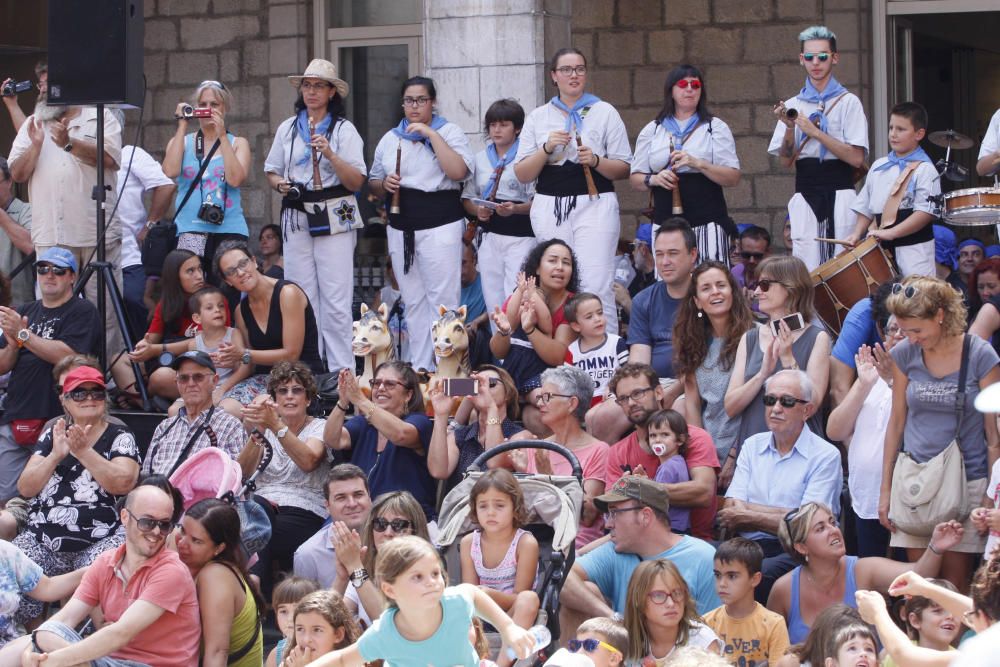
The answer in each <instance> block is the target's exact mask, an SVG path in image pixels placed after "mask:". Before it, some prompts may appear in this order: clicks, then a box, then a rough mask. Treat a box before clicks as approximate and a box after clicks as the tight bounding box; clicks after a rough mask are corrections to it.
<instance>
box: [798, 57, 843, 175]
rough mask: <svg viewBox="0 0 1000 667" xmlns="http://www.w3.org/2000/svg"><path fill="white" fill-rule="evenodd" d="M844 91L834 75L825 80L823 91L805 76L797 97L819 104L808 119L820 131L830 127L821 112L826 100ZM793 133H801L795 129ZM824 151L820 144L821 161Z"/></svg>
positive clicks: (824, 147)
mask: <svg viewBox="0 0 1000 667" xmlns="http://www.w3.org/2000/svg"><path fill="white" fill-rule="evenodd" d="M846 92H847V88H844V87H843V86H842V85H841V84H840V82H839V81H837V79H836V77H833V76H831V77H830V80H829V81H828V82H827V84H826V88H824V89H823V92H820V91H818V90H816V86H814V85H813V82H812V79H809V78H807V79H806V85H805V86H803V87H802V90H800V91H799V94H798V95H797V97H798V98H799V99H800V100H802V101H803V102H812V103H813V104H819V105H820V108H819V109H817V110H816V111H814V112H812V113H811V114H809V120H810V121H811V122H813V123H815V124H816V125H817V126H818V127H819V129H820V131H821V132H827V131H828V129H829V127H830V124H829V121H828V119H827V117H826V114H825V113H823V108H825V107H826V103H827V102H828V101H830V100H832V99H834V98H836V97H839V96H841V95H843V94H844V93H846ZM795 133H796V135H799V134H801V131H800V130H798V129H796V130H795ZM826 153H827V150H826V146H824V145H823V144H820V147H819V159H820V161H822V160H823V158H825V157H826Z"/></svg>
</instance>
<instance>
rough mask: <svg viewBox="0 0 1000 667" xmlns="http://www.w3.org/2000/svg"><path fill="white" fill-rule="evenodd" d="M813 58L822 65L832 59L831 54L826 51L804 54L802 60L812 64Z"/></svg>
mask: <svg viewBox="0 0 1000 667" xmlns="http://www.w3.org/2000/svg"><path fill="white" fill-rule="evenodd" d="M813 58H816V59H817V60H819V61H820V62H821V63H825V62H826V61H827V60H829V59H830V54H829V53H827V52H826V51H824V52H822V53H803V54H802V60H805V61H806V62H807V63H811V62H812V61H813Z"/></svg>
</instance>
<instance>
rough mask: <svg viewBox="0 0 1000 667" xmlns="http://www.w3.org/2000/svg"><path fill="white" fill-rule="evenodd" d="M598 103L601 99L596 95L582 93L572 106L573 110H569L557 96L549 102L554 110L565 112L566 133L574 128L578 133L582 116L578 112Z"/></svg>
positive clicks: (581, 125)
mask: <svg viewBox="0 0 1000 667" xmlns="http://www.w3.org/2000/svg"><path fill="white" fill-rule="evenodd" d="M600 101H601V98H600V97H598V96H597V95H592V94H590V93H584V94H583V95H581V96H580V99H578V100H577V101H576V104H574V105H573V108H572V109H570V108H569V107H568V106H566V105H565V104H564V103H563V101H562V100H561V99H559V96H558V95H556V96H555V97H553V98H552V99H551V100H549V102H550V103H551V104H552V106H554V107H555V108H556V109H560V110H562V111H565V112H566V128H565V129H566V132H572V131H573V129H574V128H576V131H577V132H579V131H580V129H581V128H582V127H583V116H581V115H580V111H581V110H582V109H585V108H586V107H590V106H594V105H595V104H597V103H598V102H600Z"/></svg>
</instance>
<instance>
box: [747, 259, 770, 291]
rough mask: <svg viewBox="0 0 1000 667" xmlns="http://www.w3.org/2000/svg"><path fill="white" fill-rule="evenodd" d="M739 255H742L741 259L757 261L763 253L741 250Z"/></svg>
mask: <svg viewBox="0 0 1000 667" xmlns="http://www.w3.org/2000/svg"><path fill="white" fill-rule="evenodd" d="M740 257H742V258H743V259H756V260H757V261H760V260H762V259H764V253H762V252H742V251H741V252H740ZM768 287H770V285H768Z"/></svg>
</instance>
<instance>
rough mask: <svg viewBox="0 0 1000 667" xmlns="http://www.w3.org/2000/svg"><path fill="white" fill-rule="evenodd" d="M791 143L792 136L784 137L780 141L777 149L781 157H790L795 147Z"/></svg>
mask: <svg viewBox="0 0 1000 667" xmlns="http://www.w3.org/2000/svg"><path fill="white" fill-rule="evenodd" d="M792 144H793V141H792V138H791V137H785V139H784V140H783V141H782V142H781V148H779V149H778V153H779V154H780V155H781V157H792V155H794V154H795V148H794V146H793V145H792Z"/></svg>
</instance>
